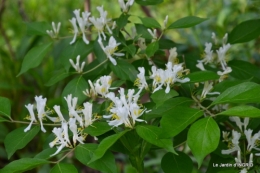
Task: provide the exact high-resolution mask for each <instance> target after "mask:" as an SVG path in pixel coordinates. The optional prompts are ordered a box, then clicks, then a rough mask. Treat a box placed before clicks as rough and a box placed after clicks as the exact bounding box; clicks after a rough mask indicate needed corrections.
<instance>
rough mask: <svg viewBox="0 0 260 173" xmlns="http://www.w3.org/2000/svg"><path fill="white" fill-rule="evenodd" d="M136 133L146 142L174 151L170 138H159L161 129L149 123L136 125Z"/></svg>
mask: <svg viewBox="0 0 260 173" xmlns="http://www.w3.org/2000/svg"><path fill="white" fill-rule="evenodd" d="M136 132H137V134H138V135H139V136H140V137H141V138H143V139H144V140H146V141H147V142H149V143H151V144H153V145H156V146H158V147H161V148H164V149H166V150H167V151H169V152H172V153H176V152H175V151H174V149H173V142H172V139H160V138H159V135H160V134H161V133H162V129H161V128H159V127H156V126H151V125H138V126H136Z"/></svg>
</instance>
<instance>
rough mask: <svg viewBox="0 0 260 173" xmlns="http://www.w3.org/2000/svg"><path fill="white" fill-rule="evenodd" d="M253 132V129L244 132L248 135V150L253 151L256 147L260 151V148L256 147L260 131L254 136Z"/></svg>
mask: <svg viewBox="0 0 260 173" xmlns="http://www.w3.org/2000/svg"><path fill="white" fill-rule="evenodd" d="M252 132H253V130H251V129H248V130H245V131H244V133H245V135H246V139H247V150H248V151H251V150H252V149H256V150H258V151H260V149H258V148H256V140H259V138H260V132H258V133H256V134H254V136H253V137H252Z"/></svg>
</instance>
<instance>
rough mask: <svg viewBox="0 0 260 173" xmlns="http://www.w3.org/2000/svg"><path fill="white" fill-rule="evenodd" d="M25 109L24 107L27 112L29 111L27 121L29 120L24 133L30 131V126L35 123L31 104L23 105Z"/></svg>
mask: <svg viewBox="0 0 260 173" xmlns="http://www.w3.org/2000/svg"><path fill="white" fill-rule="evenodd" d="M25 107H26V108H27V109H28V111H29V114H30V117H29V120H31V122H30V124H29V126H28V127H26V129H24V132H27V131H28V130H30V129H31V126H32V124H33V122H37V120H36V118H35V115H34V112H33V104H28V105H25Z"/></svg>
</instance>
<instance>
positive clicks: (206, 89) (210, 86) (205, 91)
mask: <svg viewBox="0 0 260 173" xmlns="http://www.w3.org/2000/svg"><path fill="white" fill-rule="evenodd" d="M212 89H213V82H209V81H206V82H204V88H203V91H202V93H201V98H205V97H206V95H216V94H220V93H219V92H210V91H211V90H212Z"/></svg>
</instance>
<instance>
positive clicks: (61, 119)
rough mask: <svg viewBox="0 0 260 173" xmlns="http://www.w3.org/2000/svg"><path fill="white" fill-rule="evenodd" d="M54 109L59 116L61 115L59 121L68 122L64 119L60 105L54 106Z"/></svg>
mask: <svg viewBox="0 0 260 173" xmlns="http://www.w3.org/2000/svg"><path fill="white" fill-rule="evenodd" d="M53 109H54V110H55V112H56V113H57V115H58V117H59V121H58V122H66V120H65V119H64V117H63V115H62V113H61V111H60V106H57V105H55V106H53Z"/></svg>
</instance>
